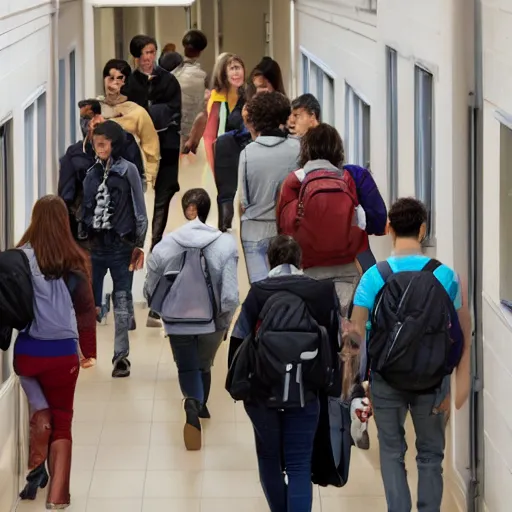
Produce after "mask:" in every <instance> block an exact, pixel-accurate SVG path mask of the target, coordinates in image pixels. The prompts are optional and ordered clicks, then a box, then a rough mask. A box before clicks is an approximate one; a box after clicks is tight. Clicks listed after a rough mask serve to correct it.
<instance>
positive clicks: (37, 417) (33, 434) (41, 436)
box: [28, 409, 52, 471]
mask: <svg viewBox="0 0 512 512" xmlns="http://www.w3.org/2000/svg"><path fill="white" fill-rule="evenodd" d="M51 434H52V415H51V413H50V409H43V410H41V411H36V412H35V413H34V414H33V415H32V418H30V447H29V457H28V469H29V471H32V470H33V469H35V468H37V467H38V466H40V465H41V464H43V463H44V462H45V461H46V459H47V458H48V447H49V443H50V436H51Z"/></svg>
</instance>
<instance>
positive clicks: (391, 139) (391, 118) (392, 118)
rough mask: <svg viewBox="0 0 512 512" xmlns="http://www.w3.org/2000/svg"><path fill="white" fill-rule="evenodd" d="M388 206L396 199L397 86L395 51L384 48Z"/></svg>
mask: <svg viewBox="0 0 512 512" xmlns="http://www.w3.org/2000/svg"><path fill="white" fill-rule="evenodd" d="M386 59H387V69H386V72H387V77H386V78H387V125H388V182H389V204H390V205H391V204H393V203H394V202H395V201H396V199H397V198H398V90H397V89H398V86H397V55H396V51H395V50H393V49H391V48H386Z"/></svg>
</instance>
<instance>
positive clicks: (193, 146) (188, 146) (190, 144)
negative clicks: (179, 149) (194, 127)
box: [183, 138, 198, 155]
mask: <svg viewBox="0 0 512 512" xmlns="http://www.w3.org/2000/svg"><path fill="white" fill-rule="evenodd" d="M197 146H198V145H197V143H196V142H194V141H193V140H192V139H191V138H189V139H188V140H187V142H185V145H184V146H183V154H184V155H188V154H189V153H193V154H194V155H195V154H196V152H197Z"/></svg>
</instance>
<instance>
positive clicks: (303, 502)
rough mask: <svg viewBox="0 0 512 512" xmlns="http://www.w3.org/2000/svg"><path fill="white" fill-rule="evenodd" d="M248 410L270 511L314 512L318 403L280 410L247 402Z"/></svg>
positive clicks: (246, 407)
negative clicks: (286, 481) (313, 478)
mask: <svg viewBox="0 0 512 512" xmlns="http://www.w3.org/2000/svg"><path fill="white" fill-rule="evenodd" d="M245 410H246V411H247V414H248V416H249V418H250V419H251V421H252V425H253V428H254V436H255V438H256V453H257V455H258V467H259V472H260V480H261V485H262V487H263V492H264V493H265V496H266V498H267V502H268V504H269V507H270V510H271V512H311V507H312V505H313V486H312V484H311V457H312V453H313V441H314V439H315V433H316V429H317V425H318V416H319V413H320V405H319V403H318V400H315V401H313V402H309V403H308V404H307V405H306V407H304V408H303V409H287V410H284V411H278V410H277V409H269V408H268V407H265V406H264V405H256V404H248V403H247V404H245ZM283 471H284V472H286V475H287V476H288V485H286V483H285V479H284V475H283Z"/></svg>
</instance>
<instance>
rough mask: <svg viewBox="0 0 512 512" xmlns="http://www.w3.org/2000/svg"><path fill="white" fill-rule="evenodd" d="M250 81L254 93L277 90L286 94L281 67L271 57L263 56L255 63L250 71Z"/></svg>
mask: <svg viewBox="0 0 512 512" xmlns="http://www.w3.org/2000/svg"><path fill="white" fill-rule="evenodd" d="M251 82H252V84H253V86H254V88H255V89H256V93H259V92H273V91H277V92H280V93H281V94H284V95H285V96H286V90H285V88H284V82H283V74H282V72H281V67H280V66H279V64H278V63H277V62H276V61H275V60H274V59H272V58H271V57H263V58H262V59H261V61H260V62H259V63H258V64H257V65H256V67H255V68H254V70H253V72H252V73H251Z"/></svg>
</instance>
